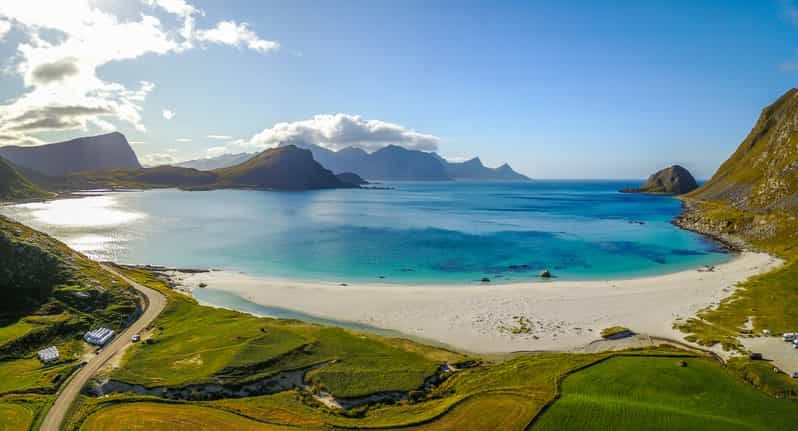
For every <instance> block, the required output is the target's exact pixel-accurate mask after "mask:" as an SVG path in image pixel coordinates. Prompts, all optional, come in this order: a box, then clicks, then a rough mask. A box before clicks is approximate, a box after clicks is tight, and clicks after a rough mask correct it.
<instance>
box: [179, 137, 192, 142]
mask: <svg viewBox="0 0 798 431" xmlns="http://www.w3.org/2000/svg"><path fill="white" fill-rule="evenodd" d="M177 142H191V138H177Z"/></svg>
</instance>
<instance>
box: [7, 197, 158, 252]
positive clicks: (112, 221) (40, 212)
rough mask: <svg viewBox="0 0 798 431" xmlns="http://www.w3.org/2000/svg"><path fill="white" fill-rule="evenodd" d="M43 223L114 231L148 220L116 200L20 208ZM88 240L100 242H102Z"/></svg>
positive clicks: (94, 199) (66, 201)
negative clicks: (120, 205) (135, 222)
mask: <svg viewBox="0 0 798 431" xmlns="http://www.w3.org/2000/svg"><path fill="white" fill-rule="evenodd" d="M20 206H21V207H23V208H26V209H28V210H30V212H31V215H32V216H33V217H34V218H36V219H37V220H39V221H41V222H42V223H47V224H48V225H52V226H60V227H110V226H118V225H123V224H127V223H131V222H134V221H138V220H141V219H143V218H145V217H147V215H146V214H144V213H141V212H136V211H129V210H124V209H120V208H118V207H117V206H116V201H115V199H114V197H113V196H109V195H105V196H90V197H86V198H80V199H62V200H56V201H50V202H35V203H28V204H23V205H20ZM84 240H87V241H92V242H97V240H98V238H96V237H94V238H90V237H86V238H84Z"/></svg>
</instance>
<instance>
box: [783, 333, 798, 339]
mask: <svg viewBox="0 0 798 431" xmlns="http://www.w3.org/2000/svg"><path fill="white" fill-rule="evenodd" d="M782 338H783V339H784V341H795V340H797V339H798V334H796V333H795V332H785V333H784V335H783V336H782Z"/></svg>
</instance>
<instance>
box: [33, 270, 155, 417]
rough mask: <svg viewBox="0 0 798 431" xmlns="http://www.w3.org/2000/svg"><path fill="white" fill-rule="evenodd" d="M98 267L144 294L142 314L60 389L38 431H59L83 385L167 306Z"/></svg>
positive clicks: (142, 288) (152, 292)
mask: <svg viewBox="0 0 798 431" xmlns="http://www.w3.org/2000/svg"><path fill="white" fill-rule="evenodd" d="M100 266H102V268H103V269H104V270H106V271H108V272H110V273H111V274H113V275H115V276H117V277H119V278H121V279H122V280H124V281H126V282H127V283H128V284H130V285H131V286H133V288H134V289H136V290H137V291H139V292H140V293H141V294H142V295H144V297H145V298H146V301H145V308H144V313H142V314H141V316H140V317H139V319H138V320H136V321H135V322H133V324H132V325H130V326H128V327H127V328H126V329H125V330H124V331H122V333H120V334H118V335H117V337H116V338H115V339H114V340H113V341H112V342H111V343H110V344H108V345H107V346H105V347H104V348H103V349H102V350H101V351H100V353H99V354H98V355H96V356H95V357H93V358H91V360H89V361H88V362H87V363H86V365H84V366H83V368H81V369H80V370H79V371H78V372H77V373H76V374H74V375H73V376H72V377H71V378H70V379H69V380H68V381H67V383H66V385H65V386H64V387H63V388H61V391H60V392H59V393H58V394H57V395H56V399H55V401H54V402H53V405H52V406H51V407H50V410H49V411H48V412H47V416H45V418H44V421H43V422H42V426H41V427H40V428H39V429H40V431H59V430H60V429H61V426H62V424H63V422H64V419H65V418H66V415H67V413H68V412H69V408H70V407H71V406H72V404H73V403H74V402H75V400H76V399H77V397H78V395H79V394H80V390H81V389H83V386H85V385H86V383H88V381H89V380H90V379H91V378H92V377H94V375H95V374H97V372H98V371H99V370H100V368H102V367H103V365H105V364H106V363H108V361H109V360H110V359H111V358H113V357H114V356H115V355H117V354H118V353H120V352H121V351H122V350H124V348H125V347H127V346H128V345H130V344H131V343H132V341H131V340H130V338H131V337H132V336H133V335H134V334H138V333H139V332H141V331H142V330H144V328H146V327H147V326H149V324H150V323H152V322H153V321H154V320H155V318H156V317H158V315H159V314H161V311H163V309H164V307H165V306H166V297H165V296H164V295H162V294H161V293H159V292H158V291H156V290H154V289H150V288H149V287H146V286H143V285H141V284H139V283H137V282H135V281H133V280H131V279H129V278H128V277H125V276H124V275H122V274H120V273H119V271H117V270H116V269H114V268H112V267H110V266H108V265H100Z"/></svg>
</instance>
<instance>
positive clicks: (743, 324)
mask: <svg viewBox="0 0 798 431" xmlns="http://www.w3.org/2000/svg"><path fill="white" fill-rule="evenodd" d="M680 199H682V201H683V204H684V211H683V212H682V214H681V215H680V216H679V217H677V218H676V219H675V220H674V223H675V224H676V225H678V226H680V227H682V228H685V229H688V230H691V231H695V232H699V233H702V234H704V235H708V236H711V237H714V238H717V239H719V240H721V241H723V242H725V243H727V244H731V245H732V246H735V247H736V248H754V249H757V250H762V251H766V252H768V253H771V254H774V255H776V256H778V257H779V258H781V259H783V261H784V264H783V266H782V267H781V268H780V269H778V270H775V271H772V272H769V273H767V274H764V275H762V276H759V277H755V278H751V279H749V280H747V281H746V282H744V283H742V284H741V285H740V286H739V288H738V289H737V290H736V291H735V292H734V293H733V294H732V295H731V296H730V297H729V298H727V299H725V300H723V301H721V302H720V303H719V304H718V305H717V306H715V307H710V308H707V309H704V310H702V311H700V312H699V313H698V314H697V318H692V319H688V320H686V321H684V322H680V323H678V324H677V326H676V327H678V328H679V329H681V330H682V331H683V332H685V333H686V334H688V335H687V336H686V337H685V338H686V339H687V340H688V341H691V342H696V343H698V344H701V345H704V346H713V345H716V344H720V345H722V346H723V348H724V349H726V350H738V351H744V350H745V349H746V347H748V345H747V344H744V343H746V341H745V340H746V338H749V337H750V336H752V335H754V334H763V331H765V330H767V333H768V334H771V333H772V334H781V333H784V332H790V331H794V328H798V313H796V312H795V310H796V307H798V290H796V287H795V286H796V284H795V282H796V280H798V251H796V250H798V217H796V216H798V211H796V210H797V209H798V90H796V89H792V90H790V91H788V92H787V93H785V94H784V95H783V96H781V97H780V98H779V99H778V100H777V101H776V102H774V103H773V104H771V105H770V106H768V107H766V108H765V109H763V110H762V114H761V115H760V117H759V119H758V120H757V122H756V124H755V125H754V127H753V129H752V130H751V132H750V133H749V134H748V136H747V137H746V138H745V140H743V142H742V143H741V144H740V146H739V147H738V148H737V150H736V151H735V152H734V154H732V156H731V157H730V158H729V159H728V160H727V161H726V162H724V163H723V165H721V167H720V168H719V169H718V171H717V172H716V173H715V175H713V176H712V178H711V179H710V180H709V181H708V182H706V183H705V184H704V185H702V186H701V187H699V188H698V189H696V190H695V191H693V192H691V193H688V194H686V195H683V196H680ZM764 341H765V342H772V343H780V340H779V339H777V338H772V339H771V338H767V339H765V340H764Z"/></svg>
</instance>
